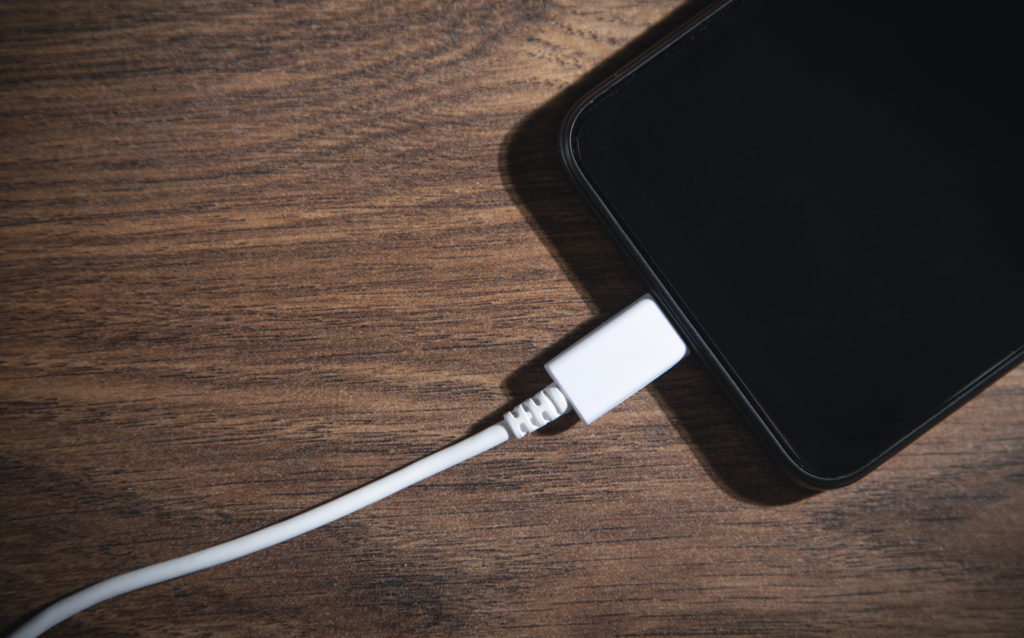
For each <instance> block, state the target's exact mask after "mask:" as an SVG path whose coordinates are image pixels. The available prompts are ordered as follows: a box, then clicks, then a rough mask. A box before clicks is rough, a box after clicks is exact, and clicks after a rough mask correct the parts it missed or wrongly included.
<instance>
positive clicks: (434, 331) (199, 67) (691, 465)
mask: <svg viewBox="0 0 1024 638" xmlns="http://www.w3.org/2000/svg"><path fill="white" fill-rule="evenodd" d="M694 9H695V5H694V4H692V3H691V4H690V5H684V6H683V7H682V8H675V7H674V6H673V4H672V3H668V2H660V1H656V2H643V3H629V4H623V3H618V2H613V1H602V2H583V1H577V0H571V1H566V2H557V3H547V2H531V1H526V2H516V3H511V2H496V1H494V0H476V1H469V2H461V3H458V4H457V5H453V6H449V5H448V4H447V3H432V2H419V1H417V2H401V3H399V2H392V3H375V2H341V1H339V2H324V1H316V0H314V1H311V2H307V3H304V4H301V5H300V4H284V3H276V2H275V3H271V2H260V3H242V2H176V3H166V2H164V3H156V2H148V1H138V2H112V3H79V2H27V1H25V0H15V1H12V2H7V3H5V4H4V6H3V7H2V9H0V11H2V16H0V41H2V47H0V87H2V89H0V91H2V105H0V127H2V128H0V143H2V147H0V148H2V156H0V189H2V194H0V202H2V204H0V228H2V230H0V233H2V234H0V269H2V270H0V285H2V288H0V304H2V319H0V329H2V341H0V360H2V367H0V409H2V425H0V427H2V430H0V459H2V460H0V464H2V467H0V477H2V480H3V495H2V496H0V499H2V500H0V503H2V520H3V536H2V538H3V542H2V546H0V564H2V565H3V569H2V571H0V587H2V591H3V592H4V594H3V596H2V600H0V611H2V620H0V622H2V623H3V625H4V626H8V627H9V626H10V623H13V622H14V621H15V620H16V619H17V618H19V617H20V616H22V615H23V614H25V613H27V612H28V611H30V610H32V609H34V608H37V607H39V606H41V605H44V604H46V603H48V602H51V601H52V600H54V599H55V598H57V597H59V596H61V595H63V594H66V593H68V592H70V591H73V590H75V589H77V588H80V587H83V586H85V585H88V584H91V583H93V582H95V581H97V580H100V579H102V578H105V577H107V576H110V575H113V574H116V573H119V572H122V571H125V570H128V569H132V568H135V567H138V566H142V565H145V564H149V563H151V562H153V561H157V560H162V559H166V558H170V557H173V556H176V555H179V554H182V553H185V552H188V551H192V550H194V549H197V548H201V547H204V546H207V545H210V544H212V543H216V542H219V541H223V540H226V539H229V538H231V537H233V536H236V535H238V534H241V533H244V532H247V531H250V530H253V529H255V528H258V527H260V526H263V525H266V524H268V523H271V522H273V521H277V520H280V519H282V518H284V517H287V516H288V515H290V514H292V513H295V512H297V511H299V510H302V509H304V508H307V507H310V506H312V505H315V504H317V503H320V502H323V501H325V500H327V499H330V498H332V497H334V496H336V495H338V494H340V493H343V492H345V491H347V490H349V489H351V488H353V487H355V486H358V485H360V484H362V483H364V482H366V481H368V480H370V479H372V478H375V477H376V476H378V475H380V474H382V473H384V472H386V471H387V470H390V469H392V468H395V467H398V466H400V465H402V464H404V463H407V462H409V461H411V460H413V459H415V458H417V457H419V456H420V455H422V454H424V453H426V452H429V451H432V450H434V449H436V448H438V447H440V446H442V445H443V444H446V443H447V442H449V441H451V440H454V439H456V438H458V437H460V436H463V435H464V434H466V433H467V432H468V431H470V430H471V429H473V428H476V427H480V426H482V425H486V424H489V423H490V422H492V420H493V419H494V418H495V416H496V415H497V414H498V413H500V412H501V411H502V410H504V409H507V407H508V406H509V404H510V403H511V402H512V401H513V400H514V399H517V398H519V397H522V396H523V395H526V394H529V393H532V392H533V391H535V390H536V389H537V388H539V387H541V386H542V384H543V383H544V374H543V370H542V367H541V364H542V362H543V361H544V360H545V358H546V357H547V356H548V355H550V354H551V353H552V352H554V351H555V350H556V349H557V348H558V347H559V346H561V345H565V344H566V343H568V342H569V341H570V340H571V339H572V338H573V337H575V336H578V335H579V334H581V333H582V332H584V331H585V330H586V329H588V328H590V327H592V326H593V325H594V324H595V322H597V321H598V320H600V319H601V318H603V317H606V316H608V315H609V314H610V313H611V312H613V311H614V310H616V309H618V308H619V307H621V306H623V305H625V304H626V303H628V302H629V301H631V300H632V299H633V298H635V297H636V296H638V295H639V294H640V293H641V292H642V290H641V287H640V285H639V284H638V282H637V281H636V280H635V279H634V278H633V276H632V275H631V274H630V272H629V270H628V268H627V267H626V266H625V264H624V262H623V261H622V260H621V259H620V258H619V257H618V255H617V254H616V253H615V251H614V249H613V248H612V247H611V244H610V242H609V241H608V240H607V239H606V238H605V236H604V235H603V233H602V232H601V231H600V230H599V229H598V228H597V226H596V224H595V223H594V222H593V221H591V218H590V216H589V215H588V213H587V212H586V211H585V209H584V208H583V207H582V205H581V203H580V202H579V201H578V200H577V198H576V197H575V196H574V195H573V193H572V191H571V189H570V187H569V186H568V184H567V183H566V181H565V179H564V178H563V177H562V174H561V172H560V170H559V168H558V164H557V160H556V157H555V153H554V148H555V146H554V139H555V131H556V129H557V126H558V122H559V120H560V118H561V116H562V115H563V114H564V112H565V111H566V109H567V108H568V107H569V105H570V104H571V103H572V101H573V100H574V99H575V98H576V97H578V96H579V95H580V94H581V92H582V91H584V90H585V89H586V88H588V87H589V86H591V85H593V84H594V82H596V81H597V80H598V79H600V78H601V77H602V76H603V75H605V74H606V73H607V72H608V71H609V70H611V69H613V68H614V67H615V66H617V65H619V64H621V63H622V62H624V61H625V60H626V59H628V58H629V57H631V56H632V55H634V54H635V53H637V52H638V51H639V50H640V49H642V48H643V46H644V45H645V43H647V44H649V43H650V42H652V41H653V40H654V39H655V38H657V37H658V36H659V34H663V33H665V32H666V31H667V30H669V29H670V28H671V27H672V26H674V25H675V24H677V23H678V22H679V21H680V20H682V19H684V18H685V17H686V16H687V15H688V14H689V13H691V12H692V11H693V10H694ZM652 25H653V26H652ZM567 335H568V336H567ZM1022 421H1024V372H1022V371H1021V370H1017V371H1015V372H1013V373H1011V374H1010V375H1008V376H1007V377H1005V378H1004V379H1003V380H1002V381H1000V382H999V383H997V384H996V385H995V386H993V387H992V388H990V389H989V390H987V391H986V392H984V393H983V394H982V395H981V396H980V397H978V398H977V399H976V400H974V401H973V402H971V403H970V404H969V405H967V406H966V407H965V408H963V409H962V410H960V411H959V412H958V413H956V414H955V415H953V416H952V417H951V418H949V419H947V420H946V421H945V422H944V423H942V424H940V425H939V426H938V427H937V428H935V429H934V430H933V431H931V432H930V433H928V434H927V435H926V436H924V437H923V438H922V439H921V440H920V441H919V442H917V443H915V444H914V445H913V446H911V447H910V448H909V449H908V450H906V451H905V452H903V453H901V454H900V455H898V456H897V457H896V458H894V459H893V460H891V461H890V462H888V463H886V464H885V465H884V466H883V467H882V468H881V469H879V470H878V471H876V472H874V473H873V474H871V475H870V476H869V477H868V478H866V479H864V480H863V481H861V482H859V483H857V484H855V485H853V486H851V487H849V488H845V489H842V490H839V491H835V492H830V493H823V494H813V495H812V494H809V493H807V492H804V491H801V490H800V489H798V488H795V487H794V486H792V485H791V484H790V483H789V482H788V480H787V479H786V478H785V477H783V476H782V475H781V473H780V472H779V471H778V470H776V469H775V468H774V467H773V466H772V465H771V463H770V462H769V461H768V460H767V458H766V456H765V454H764V453H763V452H762V451H761V450H760V448H759V447H758V446H757V444H756V443H755V442H754V441H753V439H752V437H751V436H750V435H749V434H748V433H747V432H746V430H745V429H744V428H743V426H742V425H741V424H740V423H739V421H738V417H737V415H736V413H735V412H734V411H733V410H732V408H731V407H729V405H728V403H727V402H726V401H725V400H724V399H723V398H722V396H721V394H720V393H719V392H718V391H717V390H716V389H715V387H713V385H712V384H711V383H710V382H709V380H708V378H707V376H706V375H705V373H704V372H703V371H702V370H701V369H700V368H699V366H698V365H697V364H696V363H695V362H692V361H691V362H686V363H684V364H683V365H681V366H680V367H679V368H677V369H676V370H674V371H673V372H672V373H670V374H669V375H667V376H666V377H665V378H663V379H662V380H661V381H659V382H658V383H656V384H655V386H653V388H652V389H651V390H647V391H644V392H642V393H641V394H639V395H638V396H636V397H634V398H633V399H631V400H630V401H629V402H628V403H627V404H626V405H624V406H623V408H622V409H620V410H619V411H616V412H615V413H613V414H611V415H609V416H607V417H606V418H605V419H603V420H602V421H600V422H599V423H597V424H595V425H592V426H586V427H585V426H582V425H581V424H578V423H577V424H569V425H568V426H562V427H559V428H558V429H557V430H556V431H554V432H553V433H547V435H544V436H534V437H530V438H527V439H524V440H523V441H521V442H518V443H515V444H510V445H506V446H502V447H501V448H498V449H497V450H494V451H493V452H491V453H489V454H487V455H486V456H484V457H483V458H480V459H477V460H474V461H472V462H470V463H468V464H466V465H464V466H462V467H459V468H455V469H453V470H451V471H449V472H446V473H445V474H443V475H441V476H438V477H436V478H434V479H432V480H430V481H428V482H427V483H425V484H423V485H420V486H416V487H414V488H411V489H410V490H408V491H407V492H405V493H402V494H400V495H397V496H395V497H393V498H391V499H389V500H388V501H386V502H383V503H380V504H379V505H377V506H374V507H372V508H370V509H368V510H366V511H364V512H361V513H359V514H357V515H354V516H352V517H350V518H348V519H346V520H344V521H342V522H339V523H337V524H334V525H331V526H329V527H328V528H326V529H323V530H320V531H317V532H314V533H312V534H309V535H308V536H306V537H304V538H301V539H299V540H296V541H293V542H291V543H288V544H286V545H283V546H280V547H277V548H274V549H272V550H270V551H267V552H264V553H261V554H258V555H255V556H251V557H248V558H246V559H243V560H240V561H238V562H237V563H234V564H231V565H227V566H223V567H221V568H217V569H215V570H211V571H208V572H205V573H202V574H197V575H193V576H189V577H186V578H184V579H181V580H178V581H175V582H172V583H166V584H163V585H159V586H156V587H153V588H150V589H148V590H144V591H140V592H136V593H133V594H130V595H128V596H125V597H123V598H121V599H117V600H114V601H111V602H109V603H106V604H104V605H102V606H100V607H97V608H95V609H92V610H89V611H87V612H84V613H82V614H80V615H79V616H77V617H75V618H74V619H73V620H71V621H69V622H67V623H65V624H64V625H62V626H60V627H59V628H57V629H56V630H54V631H53V635H97V636H122V635H124V636H127V635H166V634H173V635H184V636H193V635H195V636H198V635H246V636H279V635H325V636H326V635H366V636H385V635H400V634H414V633H415V634H428V635H464V636H480V635H504V634H508V635H524V636H552V635H556V636H558V635H664V634H671V635H674V634H748V635H752V634H757V635H767V634H771V635H833V634H839V635H863V634H873V635H879V634H893V635H895V634H900V635H903V634H913V635H954V634H970V635H975V634H988V635H1000V634H1002V635H1021V634H1022V633H1024V605H1022V602H1024V543H1022V541H1021V539H1022V538H1024V439H1022V434H1021V427H1020V426H1021V425H1022Z"/></svg>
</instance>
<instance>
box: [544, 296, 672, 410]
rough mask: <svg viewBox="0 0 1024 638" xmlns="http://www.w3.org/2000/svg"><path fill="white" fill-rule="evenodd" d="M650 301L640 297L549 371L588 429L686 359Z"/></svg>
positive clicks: (669, 326) (549, 366)
mask: <svg viewBox="0 0 1024 638" xmlns="http://www.w3.org/2000/svg"><path fill="white" fill-rule="evenodd" d="M686 353H687V348H686V343H684V342H683V340H682V338H681V337H680V336H679V333H678V332H676V329H675V327H674V326H673V325H672V323H671V322H670V321H669V320H668V317H666V316H665V313H663V312H662V311H661V308H659V307H658V303H657V302H656V301H654V298H653V297H651V296H650V295H644V296H643V297H640V298H639V299H637V300H636V301H634V302H633V303H632V304H630V305H629V306H627V307H626V308H625V309H624V310H622V311H621V312H619V313H618V314H617V315H615V316H614V317H612V318H611V319H609V320H608V321H606V322H604V323H603V324H601V325H600V326H598V328H597V329H596V330H594V331H593V332H591V333H590V334H588V335H587V336H586V337H583V338H582V339H580V340H579V341H577V342H576V343H574V344H573V345H572V346H571V347H570V348H569V349H568V350H566V351H564V352H562V353H561V354H560V355H558V356H557V357H555V358H554V359H552V360H551V361H549V362H548V364H547V365H546V366H544V367H545V369H547V371H548V375H549V376H550V377H551V380H552V381H554V382H555V383H556V384H557V385H558V388H559V389H560V390H561V391H562V393H563V394H565V398H566V399H568V401H569V404H570V405H572V408H573V410H575V411H576V414H578V415H579V416H580V418H581V419H583V422H584V423H593V422H594V421H596V420H597V419H598V418H600V417H601V415H603V414H604V413H605V412H608V411H609V410H611V409H613V408H615V406H617V405H619V404H620V403H622V402H623V401H625V400H626V399H628V398H629V397H631V396H633V394H635V393H636V392H637V391H638V390H640V389H641V388H643V387H644V386H646V385H647V384H648V383H650V382H651V381H654V380H655V379H657V378H658V377H660V376H661V375H662V374H664V373H665V372H666V371H667V370H668V369H669V368H671V367H672V366H674V365H675V364H676V363H678V362H679V360H680V359H682V358H683V357H685V356H686Z"/></svg>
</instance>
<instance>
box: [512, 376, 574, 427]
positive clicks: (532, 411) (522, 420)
mask: <svg viewBox="0 0 1024 638" xmlns="http://www.w3.org/2000/svg"><path fill="white" fill-rule="evenodd" d="M568 411H569V401H567V400H566V398H565V395H564V394H563V393H562V390H561V388H559V387H558V384H557V383H552V384H551V385H549V386H548V387H546V388H544V389H543V390H541V391H540V392H538V393H537V394H535V395H533V396H532V397H530V398H529V399H527V400H525V401H523V402H522V403H520V404H519V405H517V406H516V407H514V408H512V409H511V410H509V411H508V412H506V413H505V416H504V418H502V420H501V424H502V425H504V426H505V429H506V430H508V432H509V434H510V435H512V436H514V437H515V438H517V439H521V438H523V437H524V436H526V435H527V434H529V433H530V432H536V431H537V430H539V429H540V428H542V427H544V426H545V425H547V424H548V423H551V422H552V421H554V420H555V419H557V418H558V417H560V416H562V415H563V414H565V413H566V412H568Z"/></svg>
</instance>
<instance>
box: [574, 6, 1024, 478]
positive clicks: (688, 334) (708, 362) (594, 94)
mask: <svg viewBox="0 0 1024 638" xmlns="http://www.w3.org/2000/svg"><path fill="white" fill-rule="evenodd" d="M741 3H742V0H719V1H717V2H713V3H712V4H710V5H709V6H708V7H706V8H705V9H703V10H702V11H700V12H699V13H698V14H696V15H695V16H694V17H693V18H691V19H690V20H688V21H687V22H686V23H684V24H683V25H681V26H680V27H679V28H678V29H676V30H674V31H673V32H672V33H670V34H669V35H668V36H666V37H665V38H664V39H662V40H661V41H659V42H658V43H657V44H655V45H654V46H653V47H651V48H650V49H649V50H648V51H646V52H645V53H643V54H641V55H640V56H639V57H637V58H636V59H635V60H633V61H632V62H630V63H629V64H627V65H626V66H625V67H624V68H622V69H621V70H620V71H618V72H616V73H614V74H613V75H612V76H611V77H609V78H607V79H606V80H605V81H604V82H602V83H601V84H599V85H598V86H596V87H595V88H594V89H592V90H591V91H589V92H588V93H587V94H586V95H584V96H583V97H582V98H581V99H580V100H579V101H578V102H577V103H576V104H575V105H574V106H573V108H572V109H571V110H570V111H569V113H568V114H567V116H566V117H565V119H564V120H563V123H562V127H561V131H560V133H559V142H558V147H559V154H560V157H561V160H562V164H563V166H564V168H565V170H566V173H567V175H568V176H569V179H570V181H571V182H572V184H573V185H574V187H575V188H576V190H577V191H578V192H579V193H580V194H581V195H582V197H583V199H584V200H585V201H586V202H587V204H588V207H589V208H590V210H591V211H592V212H593V213H594V214H595V216H596V217H597V219H598V220H599V221H600V222H601V223H602V224H603V225H604V226H605V228H606V229H607V230H608V231H609V234H610V235H611V236H612V239H613V240H614V241H615V243H616V244H617V246H618V248H619V250H620V251H621V252H622V253H623V254H624V255H625V256H626V257H627V258H628V259H629V261H630V262H631V263H632V264H633V266H634V267H635V268H636V269H637V270H638V272H639V273H640V275H641V277H642V278H643V279H644V281H645V282H646V283H647V285H648V287H649V288H650V290H651V293H652V294H653V295H654V296H655V297H656V298H657V299H658V301H659V302H660V303H661V305H662V307H663V308H664V310H665V311H666V313H667V314H668V316H669V317H670V318H671V320H672V321H673V323H674V324H675V326H676V327H677V328H678V329H679V331H680V333H682V334H683V336H684V337H685V339H686V340H687V342H688V343H689V344H690V346H691V348H692V350H693V351H694V352H695V353H696V354H697V356H698V357H699V358H700V359H701V360H702V361H703V362H704V364H705V366H706V368H707V370H708V371H709V372H710V374H711V376H712V377H713V378H714V379H715V381H716V382H717V383H718V384H719V386H721V387H722V388H723V389H724V390H725V392H726V394H727V395H728V396H729V398H730V399H731V400H732V401H733V403H734V404H735V405H736V407H737V408H738V409H739V412H740V413H741V415H743V417H744V418H745V420H746V421H747V422H748V424H750V425H751V426H752V428H751V429H752V431H753V432H754V434H755V436H756V437H757V438H758V439H759V440H760V441H761V442H762V443H763V444H764V445H765V446H766V447H767V448H768V449H769V450H770V451H771V452H772V453H773V456H774V457H775V459H776V460H777V461H778V462H779V463H780V465H781V466H782V467H783V469H785V470H786V471H787V473H788V474H789V475H790V476H791V477H792V478H793V479H795V480H796V481H797V482H799V483H801V484H803V485H805V486H808V487H811V488H813V489H830V488H835V487H840V486H843V485H847V484H849V483H852V482H853V481H856V480H857V479H859V478H861V477H863V476H864V475H865V474H867V473H868V472H870V471H871V470H873V469H874V468H876V467H877V466H878V465H880V464H881V463H882V462H884V461H885V460H886V459H888V458H890V457H891V456H892V455H893V454H895V453H896V452H897V451H899V450H900V449H902V448H903V447H905V446H906V445H907V444H909V443H910V442H911V441H913V440H914V439H916V438H917V437H919V436H921V434H923V433H924V432H925V431H927V430H928V429H929V428H931V427H932V426H933V425H935V424H936V423H938V422H939V421H941V420H942V419H944V418H945V417H946V416H948V415H949V414H950V413H952V412H953V411H955V410H956V409H957V408H958V407H960V406H961V405H963V404H964V403H965V402H966V401H967V400H969V399H970V398H971V397H973V396H975V395H976V394H977V393H979V392H980V391H982V390H983V389H984V388H986V387H987V386H988V385H990V384H991V383H993V382H994V381H995V380H996V379H998V378H999V377H1001V376H1002V375H1003V374H1005V373H1006V372H1008V371H1009V370H1010V369H1012V368H1013V367H1014V366H1015V365H1017V364H1018V363H1020V361H1021V360H1022V359H1024V349H1022V350H1018V351H1017V352H1015V353H1013V354H1011V355H1010V356H1009V357H1007V358H1006V359H1005V360H1003V361H1002V362H1000V363H999V364H997V365H996V366H994V367H993V368H991V369H990V370H989V371H988V373H986V374H985V375H983V376H981V377H979V378H978V379H977V380H976V381H975V382H974V383H973V384H972V385H970V386H968V387H967V388H965V389H964V390H963V391H962V392H961V393H960V394H958V395H957V396H956V397H954V398H953V399H952V400H951V401H950V402H948V403H947V404H945V405H944V406H943V407H942V409H940V410H939V411H938V412H936V413H935V414H934V415H932V416H931V417H930V418H928V419H927V420H926V421H924V422H923V423H921V424H919V425H918V426H917V427H915V428H914V429H913V430H911V431H909V432H907V433H906V434H905V435H904V436H902V437H901V438H900V439H899V440H898V441H896V442H895V443H894V444H892V445H891V446H890V447H888V448H886V449H885V450H884V451H882V452H881V453H880V454H878V455H877V456H875V457H873V458H870V459H866V460H865V462H864V463H863V464H862V465H861V466H860V467H859V468H858V469H856V470H854V471H852V472H849V473H846V474H841V475H823V474H821V473H817V472H814V471H812V470H810V469H809V468H807V467H805V466H803V465H802V464H801V463H800V460H799V457H798V456H797V454H796V452H795V451H794V450H792V449H791V448H790V447H789V445H788V444H787V443H786V440H785V437H784V436H783V435H782V434H781V433H780V432H777V431H776V429H775V427H774V425H773V424H772V423H771V421H770V419H768V418H767V417H766V416H765V414H763V413H762V412H761V410H760V409H759V407H758V405H757V402H756V400H754V399H753V397H752V395H751V394H750V393H749V392H748V391H747V389H746V388H745V387H744V386H743V384H742V382H741V381H740V379H741V375H739V374H737V373H736V372H735V371H733V370H731V369H730V367H729V365H728V363H727V362H726V361H725V359H724V358H723V357H721V356H720V355H719V354H718V353H717V352H716V351H715V349H714V347H713V345H712V339H710V338H708V337H706V336H705V335H704V334H703V333H702V331H701V330H700V329H698V327H697V324H696V322H695V321H693V319H692V318H691V316H690V314H689V313H688V311H687V310H686V308H685V304H684V303H683V301H682V300H680V299H677V298H676V297H675V296H674V295H672V294H671V293H670V292H669V287H668V286H666V285H665V283H664V280H663V278H662V276H661V275H660V273H659V271H658V268H657V264H656V263H654V262H653V261H652V260H651V259H650V258H649V257H648V256H647V255H646V254H645V253H644V252H643V250H642V249H641V248H640V246H639V245H638V244H637V242H635V240H634V239H633V237H631V235H630V233H629V232H628V230H627V229H626V228H625V227H624V226H623V225H622V223H621V222H620V221H619V219H618V217H617V216H616V214H615V213H614V212H613V211H612V210H611V207H610V206H609V205H608V203H607V202H606V201H605V200H604V198H603V197H602V196H601V194H600V189H599V187H598V185H596V184H594V183H592V182H591V180H590V178H589V177H588V176H587V175H586V173H585V172H584V170H583V169H582V166H581V163H580V159H579V157H578V156H577V147H576V145H575V142H574V140H575V132H576V127H577V124H578V122H579V121H580V119H581V118H582V117H583V116H584V114H585V113H586V111H587V110H588V109H589V108H591V107H592V106H593V105H594V104H595V103H596V102H598V101H600V100H603V99H606V98H609V97H610V95H611V94H612V93H614V92H615V91H616V90H617V89H618V88H619V87H621V86H623V85H624V84H625V83H627V82H629V80H630V79H631V78H632V77H633V76H634V74H636V73H637V72H638V71H640V70H641V69H642V68H643V67H644V66H645V65H646V64H648V63H649V62H650V61H651V60H653V59H655V58H656V57H657V56H658V55H660V54H661V53H663V52H664V51H666V50H668V49H669V48H672V47H674V46H676V45H678V44H679V43H680V41H681V40H685V39H687V38H690V39H693V38H696V37H697V35H698V33H699V32H700V31H701V30H703V29H704V28H706V27H707V26H708V25H709V24H710V22H711V21H712V20H714V19H715V18H716V17H718V16H720V15H722V13H723V12H724V11H726V10H728V9H729V8H730V7H732V6H734V5H737V4H741Z"/></svg>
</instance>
